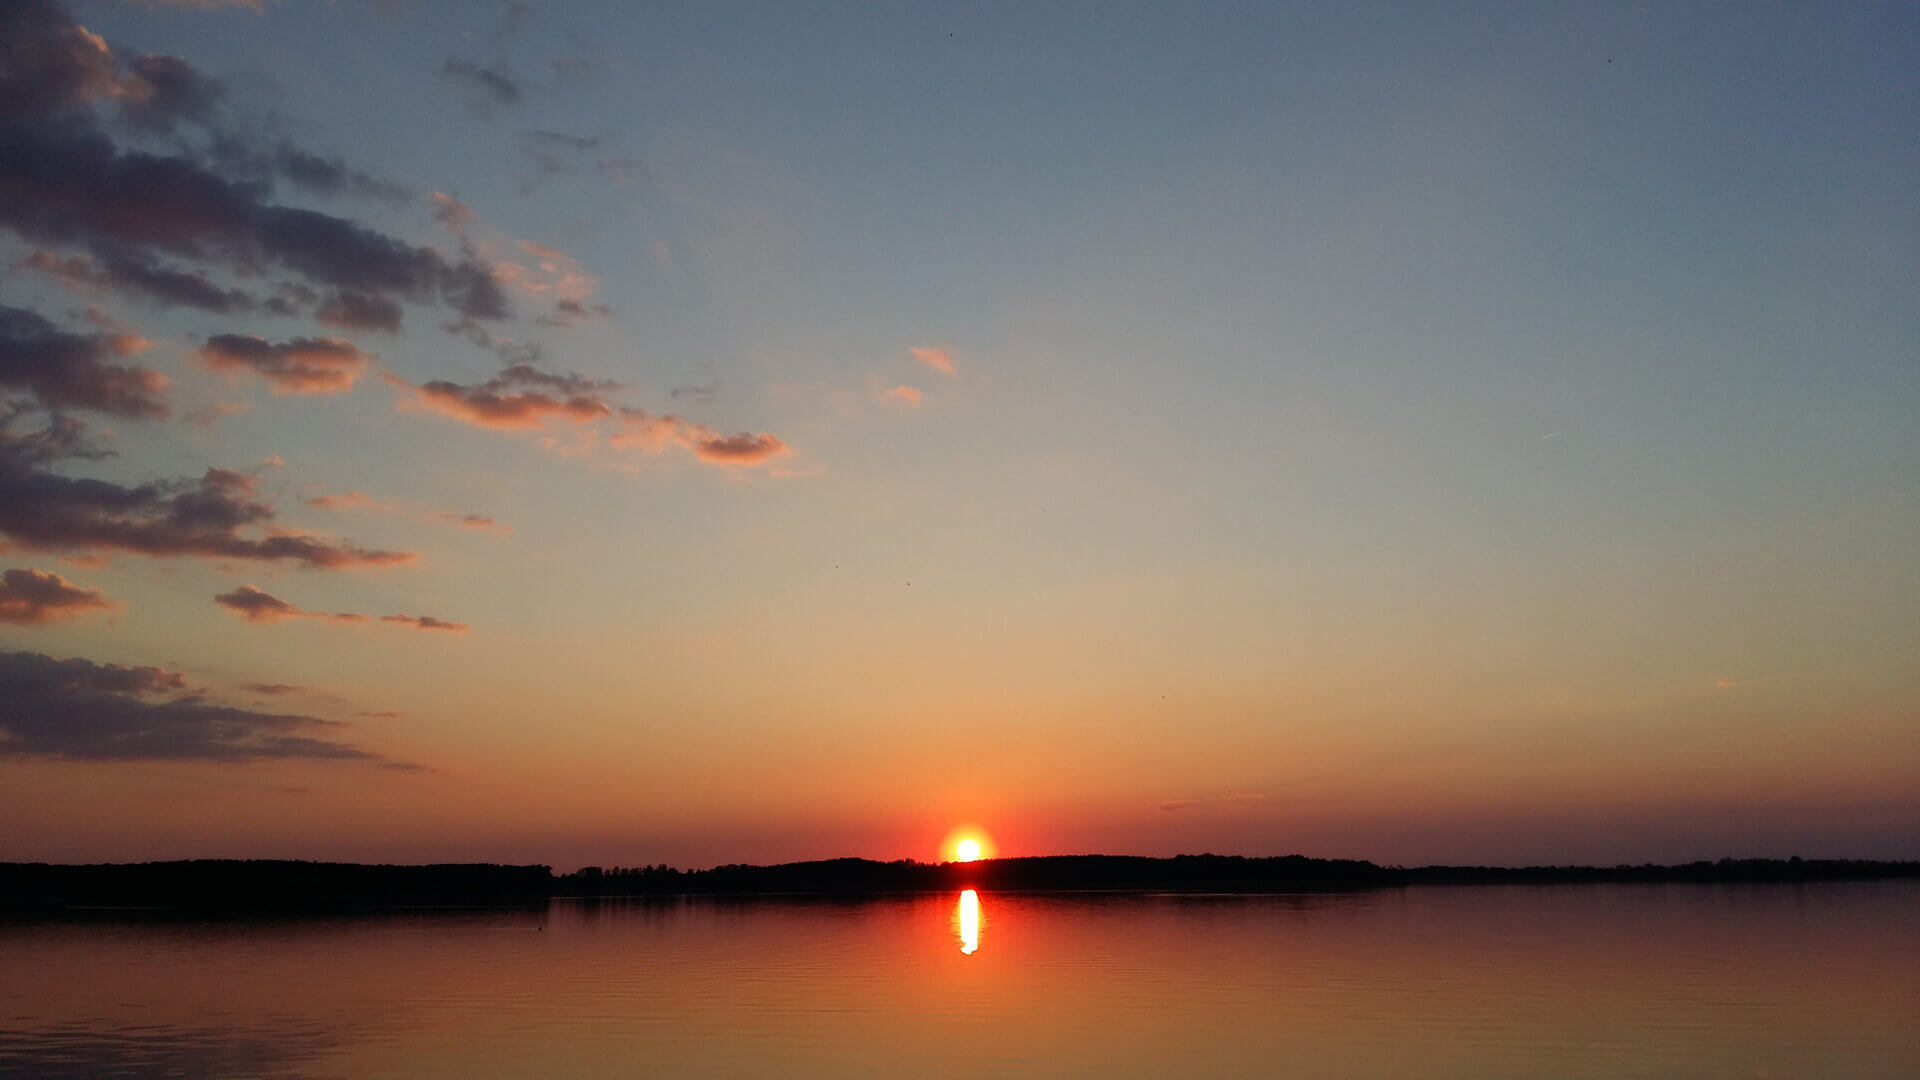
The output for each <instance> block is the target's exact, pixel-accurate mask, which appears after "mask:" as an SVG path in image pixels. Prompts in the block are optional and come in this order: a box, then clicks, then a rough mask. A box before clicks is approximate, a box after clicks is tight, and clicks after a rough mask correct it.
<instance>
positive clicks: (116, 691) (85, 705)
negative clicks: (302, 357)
mask: <svg viewBox="0 0 1920 1080" xmlns="http://www.w3.org/2000/svg"><path fill="white" fill-rule="evenodd" d="M185 690H186V683H185V680H184V679H182V678H181V676H180V675H179V674H178V673H177V672H170V671H165V670H162V669H160V668H157V667H122V666H120V665H118V664H96V663H94V662H93V661H91V660H83V659H77V658H76V659H68V660H56V659H54V658H53V657H51V656H46V655H44V654H41V653H31V652H14V653H0V700H4V701H5V702H7V708H5V709H0V756H7V757H40V758H60V759H66V760H72V761H222V762H246V761H261V760H272V759H292V758H300V759H315V760H329V761H349V760H361V761H375V760H379V758H378V756H377V755H374V754H370V753H368V752H367V751H365V750H361V749H359V748H358V747H355V746H351V745H348V744H346V743H342V742H338V741H335V740H334V739H332V738H328V737H325V736H326V735H328V734H330V733H331V732H332V731H333V730H335V729H337V728H339V727H340V726H342V725H340V724H339V723H337V722H335V721H329V720H321V719H318V718H315V717H311V716H292V715H283V714H278V713H266V712H258V711H255V710H252V709H241V708H235V707H233V706H230V705H222V704H218V703H215V702H210V701H207V700H206V699H204V698H202V697H200V696H199V695H195V694H187V693H184V691H185ZM174 693H180V694H181V696H178V697H173V698H170V699H163V698H162V697H161V695H166V694H174Z"/></svg>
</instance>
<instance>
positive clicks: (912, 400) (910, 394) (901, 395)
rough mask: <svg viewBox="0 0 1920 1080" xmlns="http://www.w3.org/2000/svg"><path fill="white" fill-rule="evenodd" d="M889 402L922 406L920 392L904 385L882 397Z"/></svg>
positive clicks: (883, 394)
mask: <svg viewBox="0 0 1920 1080" xmlns="http://www.w3.org/2000/svg"><path fill="white" fill-rule="evenodd" d="M880 396H881V397H882V398H884V399H886V400H889V401H898V402H901V403H902V404H906V405H918V404H920V391H919V390H918V389H916V388H914V387H911V386H907V385H905V384H904V383H903V384H901V385H899V386H896V387H894V388H893V389H891V390H888V391H886V392H885V393H882V394H881V395H880Z"/></svg>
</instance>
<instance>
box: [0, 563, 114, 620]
mask: <svg viewBox="0 0 1920 1080" xmlns="http://www.w3.org/2000/svg"><path fill="white" fill-rule="evenodd" d="M112 606H113V604H112V603H111V602H110V601H109V600H108V599H107V598H106V597H105V596H103V595H101V594H100V593H97V592H94V591H93V590H92V589H83V588H81V587H80V586H78V585H75V584H74V583H72V582H71V581H68V580H67V579H66V578H63V577H61V576H60V575H59V574H53V573H47V572H45V571H41V570H8V571H6V572H5V573H0V622H5V623H13V624H15V625H16V626H40V625H42V624H45V623H50V622H53V621H54V620H55V619H63V618H67V617H69V616H72V615H77V614H79V613H80V612H83V611H97V610H101V609H104V608H109V607H112Z"/></svg>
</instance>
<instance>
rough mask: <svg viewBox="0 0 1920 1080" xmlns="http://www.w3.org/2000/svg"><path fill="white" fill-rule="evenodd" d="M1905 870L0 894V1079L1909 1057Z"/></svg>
mask: <svg viewBox="0 0 1920 1080" xmlns="http://www.w3.org/2000/svg"><path fill="white" fill-rule="evenodd" d="M1916 910H1920V883H1911V882H1900V883H1878V884H1844V885H1825V886H1797V887H1796V886H1761V887H1751V886H1749V887H1694V886H1611V885H1609V886H1594V887H1572V888H1529V887H1519V888H1505V889H1501V888H1456V889H1433V888H1424V889H1403V890H1385V891H1381V892H1375V893H1363V894H1351V895H1320V896H1211V897H1201V896H1164V895H1162V896H1154V895H1115V894H1103V895H1073V894H985V895H982V894H980V893H977V892H974V891H971V890H969V891H966V892H962V893H960V894H958V895H956V894H953V893H940V894H926V895H919V896H908V897H891V898H881V899H873V900H860V901H847V900H826V899H793V898H784V899H753V900H749V899H718V898H713V899H669V900H648V901H600V902H557V903H555V904H553V905H551V906H550V907H548V908H547V909H546V910H544V911H528V912H464V913H441V914H431V915H406V916H386V917H369V918H358V919H314V920H290V921H276V922H224V923H206V922H193V921H153V920H149V921H145V922H116V921H99V920H96V921H65V922H52V923H17V922H16V923H0V1077H4V1078H7V1080H13V1078H22V1077H29V1076H34V1077H39V1076H53V1077H76V1078H77V1077H91V1076H114V1077H163V1076H164V1077H207V1078H218V1077H242V1076H276V1077H307V1078H320V1077H342V1076H349V1077H414V1076H448V1077H452V1076H461V1077H483V1078H484V1077H522V1076H552V1077H596V1078H597V1077H626V1076H633V1075H675V1076H759V1075H772V1074H778V1075H783V1076H848V1075H855V1076H896V1075H927V1076H947V1075H956V1076H971V1075H999V1076H1166V1075H1197V1076H1208V1075H1217V1076H1244V1075H1262V1076H1301V1077H1325V1076H1349V1077H1382V1078H1384V1077H1400V1076H1410V1075H1419V1076H1426V1077H1462V1078H1464V1077H1476V1078H1478V1077H1523V1076H1524V1077H1535V1076H1558V1077H1596V1078H1597V1077H1708V1076H1848V1077H1863V1078H1876V1077H1896V1076H1903V1077H1910V1076H1913V1075H1916V1074H1920V1035H1917V1034H1916V1025H1914V1024H1913V1022H1912V1020H1913V1017H1914V1016H1916V1015H1920V980H1916V979H1915V977H1914V974H1913V973H1914V972H1915V971H1916V970H1920V926H1917V925H1916V920H1915V919H1914V912H1915V911H1916Z"/></svg>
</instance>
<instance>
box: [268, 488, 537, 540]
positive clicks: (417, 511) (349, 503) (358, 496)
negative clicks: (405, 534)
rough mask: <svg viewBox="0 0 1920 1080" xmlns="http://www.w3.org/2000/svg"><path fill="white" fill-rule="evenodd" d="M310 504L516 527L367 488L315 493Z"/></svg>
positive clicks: (486, 528) (485, 528)
mask: <svg viewBox="0 0 1920 1080" xmlns="http://www.w3.org/2000/svg"><path fill="white" fill-rule="evenodd" d="M306 504H307V505H308V506H311V507H313V508H314V509H316V510H365V511H368V512H371V513H376V514H408V515H411V516H413V517H415V518H418V519H420V520H422V521H437V522H439V523H441V524H443V525H453V526H457V527H459V528H462V529H474V530H477V531H481V532H496V533H510V532H512V531H513V529H512V528H510V527H508V526H506V525H503V524H501V523H500V522H498V521H495V520H494V519H492V518H490V517H487V516H486V515H484V514H463V513H460V512H459V511H456V510H437V509H434V508H432V507H425V506H420V505H417V504H416V505H413V506H408V505H405V504H402V503H397V502H389V501H387V500H385V499H376V498H374V497H373V496H371V495H368V494H367V493H366V492H364V491H342V492H338V493H336V494H331V495H315V496H313V497H311V498H309V499H307V500H306Z"/></svg>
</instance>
